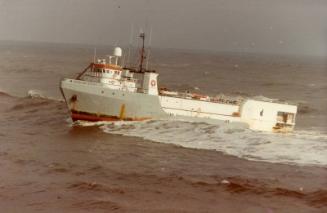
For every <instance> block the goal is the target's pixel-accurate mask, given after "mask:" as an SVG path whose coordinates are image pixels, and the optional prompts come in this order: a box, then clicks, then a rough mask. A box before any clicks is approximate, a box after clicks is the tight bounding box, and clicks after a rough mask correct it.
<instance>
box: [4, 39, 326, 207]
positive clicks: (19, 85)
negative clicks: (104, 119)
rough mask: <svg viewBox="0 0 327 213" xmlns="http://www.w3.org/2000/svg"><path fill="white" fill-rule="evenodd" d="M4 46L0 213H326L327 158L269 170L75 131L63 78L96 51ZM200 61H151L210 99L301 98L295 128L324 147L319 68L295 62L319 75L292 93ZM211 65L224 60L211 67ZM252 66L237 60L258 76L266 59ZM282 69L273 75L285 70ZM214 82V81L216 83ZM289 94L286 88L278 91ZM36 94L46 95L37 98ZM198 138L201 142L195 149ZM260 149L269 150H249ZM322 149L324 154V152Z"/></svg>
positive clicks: (170, 81) (217, 154)
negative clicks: (62, 96) (61, 88)
mask: <svg viewBox="0 0 327 213" xmlns="http://www.w3.org/2000/svg"><path fill="white" fill-rule="evenodd" d="M1 47H2V49H1V51H0V52H1V56H2V57H1V60H0V61H1V65H0V73H1V80H0V83H1V89H2V91H3V93H1V94H0V119H1V126H0V166H1V167H0V174H1V175H0V207H1V212H267V213H272V212H327V167H326V164H324V162H325V161H324V159H323V158H321V157H320V158H319V159H318V158H317V162H318V161H319V162H320V163H317V164H316V165H315V164H313V163H308V164H306V163H305V162H314V161H313V160H312V161H305V160H306V159H304V160H303V161H301V163H299V164H297V161H296V159H294V160H293V161H292V162H293V163H292V164H288V163H283V164H282V163H270V162H269V159H266V160H265V161H266V162H262V161H260V162H259V161H249V160H246V159H244V158H245V156H239V157H235V156H231V155H227V154H226V153H224V152H221V151H215V150H205V149H191V148H184V147H181V146H180V144H179V143H178V141H179V140H181V139H179V137H184V135H176V137H175V139H174V138H173V139H171V140H173V141H172V143H173V144H166V143H154V142H151V141H148V140H145V139H142V138H140V137H130V136H122V135H121V134H108V131H103V126H89V127H87V126H81V125H77V124H72V123H71V121H70V120H69V118H68V114H67V110H66V108H65V104H64V102H62V101H59V100H56V98H59V96H58V91H57V90H58V81H59V79H60V77H62V76H64V75H72V74H73V73H74V72H75V71H76V72H77V71H79V70H78V69H77V68H79V67H80V68H82V67H83V65H84V64H83V63H84V62H85V64H86V63H87V59H88V56H89V53H90V54H91V52H92V50H91V49H90V50H89V49H88V48H86V47H85V48H79V47H74V46H73V47H62V46H59V47H54V46H51V45H50V47H49V46H45V47H42V46H40V45H36V44H34V45H27V46H26V44H25V45H22V44H20V46H18V47H17V46H10V45H8V44H7V45H4V44H2V46H1ZM174 54H177V53H174ZM196 56H197V54H193V55H192V54H191V55H187V56H185V54H182V53H180V58H181V61H179V63H177V62H176V61H174V62H172V61H171V60H170V59H167V57H168V56H167V54H163V55H161V56H160V57H159V58H157V59H155V61H164V62H165V63H166V62H167V64H164V62H162V64H160V65H154V66H157V67H159V68H160V67H161V68H162V69H163V72H165V74H162V81H163V84H166V85H168V86H170V87H175V88H177V87H180V88H182V89H183V88H184V89H185V88H186V87H189V85H195V86H197V87H199V88H200V89H201V90H202V91H204V92H208V93H214V92H215V88H221V90H222V92H226V91H230V92H231V93H233V92H234V93H237V92H240V91H242V92H244V93H247V94H248V95H257V94H256V93H255V92H254V91H252V90H255V89H256V88H257V89H258V88H262V91H263V92H262V93H263V94H264V95H266V96H273V97H277V98H283V97H284V98H288V99H292V100H294V101H298V100H301V101H303V102H305V107H304V108H302V110H303V113H300V115H299V117H298V123H299V126H298V129H299V130H308V129H309V130H312V129H314V130H315V131H317V130H320V131H321V132H322V133H321V134H322V136H321V138H320V139H319V140H317V144H316V146H318V145H319V146H318V148H317V149H320V151H321V149H323V148H324V147H326V146H325V145H326V141H325V138H324V135H323V134H324V133H323V132H324V130H325V129H326V125H325V124H326V120H324V119H326V114H321V116H320V117H322V118H317V119H318V120H315V119H314V117H315V116H316V117H319V115H320V114H319V113H320V112H321V111H320V110H321V108H322V107H323V106H326V105H324V104H326V102H325V100H326V98H325V97H326V95H325V94H326V93H324V92H323V91H324V90H325V89H326V88H327V87H326V84H325V83H324V82H325V81H324V80H325V78H326V76H325V75H324V71H323V65H319V64H318V65H317V64H314V65H312V64H310V65H308V66H300V65H297V66H298V67H300V68H299V69H300V70H302V71H303V70H306V69H308V67H309V68H311V70H317V71H316V72H315V73H316V74H315V75H317V76H318V77H316V78H314V77H312V79H310V78H309V79H308V77H307V75H308V74H306V73H305V74H303V75H300V76H299V77H298V79H297V81H296V82H294V83H290V84H291V86H289V87H288V86H285V84H287V82H292V81H290V80H287V79H284V78H283V81H284V83H285V84H283V85H282V86H280V85H279V86H278V85H277V86H273V85H270V86H269V85H268V86H267V85H266V86H262V84H263V83H262V81H259V80H257V79H254V80H253V78H250V77H249V79H247V80H245V81H248V83H249V82H250V81H251V82H252V83H251V84H253V85H254V86H253V87H254V88H253V87H252V86H250V85H248V84H247V83H242V82H243V81H242V79H246V78H245V77H244V78H243V77H237V75H236V74H235V73H234V74H233V70H234V69H235V67H234V64H235V60H236V59H235V57H233V56H224V57H223V56H219V55H217V56H212V55H210V57H211V58H210V57H209V56H208V57H202V56H197V57H199V58H194V60H191V59H192V57H196ZM190 57H191V58H190ZM90 58H91V57H90ZM208 58H209V59H208ZM214 59H216V60H217V61H218V62H219V63H217V64H214V65H206V64H209V62H210V63H213V61H214ZM183 60H184V61H185V63H184V61H183ZM199 60H200V64H202V65H203V66H204V67H205V66H208V67H207V68H208V69H205V70H203V71H202V72H199V73H197V71H198V68H197V67H196V68H195V69H194V70H193V71H192V72H191V74H190V75H187V76H188V77H187V79H186V80H185V79H184V80H183V79H176V78H177V77H176V78H175V77H172V78H169V76H170V75H172V72H173V70H176V69H178V70H181V71H180V72H181V73H182V74H185V72H186V71H187V68H184V66H186V67H187V66H191V67H192V66H193V65H194V66H197V65H196V64H198V63H199ZM206 60H208V61H206ZM251 60H252V59H251ZM251 60H250V59H247V60H245V62H244V61H243V63H244V65H243V64H242V63H241V62H239V65H238V67H239V68H238V69H242V67H243V66H245V65H246V66H249V67H248V68H244V70H243V71H244V72H245V71H246V70H251V69H250V67H251V66H250V65H252V68H253V69H252V70H259V68H258V67H260V66H261V68H262V67H264V66H263V65H260V63H263V62H262V60H259V62H260V63H259V62H258V63H259V65H258V64H257V63H256V60H255V59H253V62H251ZM276 60H277V59H276ZM230 61H232V62H231V63H229V62H230ZM236 61H237V60H236ZM239 61H241V60H239ZM268 61H269V60H268ZM186 62H188V64H190V65H187V64H186ZM223 62H224V63H223ZM264 63H265V64H267V63H268V62H264ZM271 63H272V62H271ZM283 63H286V62H283ZM283 63H282V65H280V64H277V65H269V66H268V68H269V69H272V67H274V66H275V67H276V68H281V67H283V66H284V65H283ZM219 64H224V65H219ZM219 66H222V67H221V69H222V70H225V71H222V73H223V74H217V73H216V74H213V75H212V76H211V77H208V78H207V77H203V78H202V77H199V76H201V75H208V74H209V73H208V74H204V72H213V70H214V69H216V68H217V69H218V67H219ZM210 67H211V69H210ZM256 67H257V68H256ZM291 67H292V66H291ZM205 68H206V67H205ZM281 69H283V68H281ZM284 69H286V70H287V69H288V70H293V68H289V67H288V68H284ZM294 70H295V68H294ZM284 71H285V70H284ZM237 72H239V71H237ZM249 72H250V71H249ZM253 72H255V71H253ZM276 72H279V71H276ZM290 72H292V71H290ZM239 73H240V72H239ZM250 73H251V72H250ZM317 73H318V74H317ZM319 73H320V74H319ZM229 74H230V75H231V76H233V78H229V77H228V76H230V75H229ZM252 75H254V76H255V75H257V76H261V75H263V74H260V73H259V74H258V73H257V74H252ZM292 75H293V74H292ZM222 76H223V77H222ZM319 76H320V77H319ZM194 78H197V79H198V80H194ZM212 78H215V79H217V82H215V83H210V81H211V79H212ZM272 78H273V77H272ZM300 78H303V79H305V78H306V81H305V82H306V83H307V82H311V80H312V81H313V82H314V83H315V86H308V88H307V87H305V86H303V84H302V81H300V80H299V79H300ZM219 79H220V80H219ZM231 79H234V80H235V79H236V80H237V81H238V82H239V85H238V87H233V86H230V87H229V88H228V84H229V83H230V81H231ZM251 79H252V80H251ZM288 79H289V78H288ZM177 81H181V82H182V83H180V84H178V83H177ZM257 81H258V82H257ZM206 82H207V83H206ZM253 82H257V83H256V84H255V83H253ZM271 82H275V81H273V80H271ZM207 84H208V85H209V86H206V85H207ZM310 84H311V83H310ZM260 85H261V86H260ZM285 87H286V88H287V91H285V92H283V93H278V91H281V90H284V89H285ZM294 87H295V88H294ZM297 87H303V89H302V90H301V92H298V93H296V95H295V96H296V97H295V96H292V95H290V94H292V92H294V91H297ZM311 87H313V88H311ZM310 88H311V89H312V90H310ZM31 89H38V90H40V92H35V91H34V95H33V96H34V97H24V96H26V93H27V91H29V90H31ZM310 91H311V94H312V95H311V96H309V94H310ZM35 93H36V94H37V95H44V96H45V97H43V98H42V97H35V96H36V95H35ZM41 93H42V94H41ZM274 94H275V96H274ZM278 94H280V96H278ZM281 96H283V97H281ZM46 97H47V98H46ZM49 97H53V98H54V99H51V98H49ZM311 103H312V104H311ZM149 125H150V124H149ZM105 126H106V125H105ZM120 131H121V130H120ZM194 131H196V130H194ZM109 133H110V132H109ZM158 134H160V133H158ZM233 134H235V133H233V132H232V133H231V135H233ZM241 134H243V133H241ZM253 134H256V133H253ZM178 136H179V137H178ZM221 137H223V136H221ZM241 137H245V136H244V135H241ZM256 137H259V136H256ZM200 139H201V136H198V138H195V139H194V140H193V142H194V141H195V142H196V141H197V140H199V141H200ZM216 139H217V138H214V139H212V140H216ZM227 139H229V138H227ZM227 142H228V141H226V143H227ZM201 143H203V144H205V142H203V141H201ZM230 143H232V141H230ZM240 143H242V141H240ZM321 144H323V145H321ZM260 146H263V144H256V145H253V147H254V148H257V147H260ZM253 147H251V148H253ZM290 147H291V146H290ZM314 147H315V146H312V147H310V149H313V150H314ZM205 148H206V149H207V147H205ZM277 148H278V147H277ZM291 151H292V150H291ZM295 151H297V152H299V151H298V150H295ZM306 151H307V152H310V150H309V149H307V150H305V149H303V150H302V152H303V154H304V153H305V152H306ZM314 151H315V150H314ZM321 152H322V154H323V153H326V149H323V150H322V151H321ZM313 153H314V152H313ZM317 153H318V150H317ZM300 154H301V152H299V155H300ZM320 155H321V153H320ZM321 156H323V155H321ZM326 156H327V155H326ZM261 157H262V158H264V156H261ZM310 157H311V158H314V156H313V157H312V156H310ZM303 162H304V163H303Z"/></svg>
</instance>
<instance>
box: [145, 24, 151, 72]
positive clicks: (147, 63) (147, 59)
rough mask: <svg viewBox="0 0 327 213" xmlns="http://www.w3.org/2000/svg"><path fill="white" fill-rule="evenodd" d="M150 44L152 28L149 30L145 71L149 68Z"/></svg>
mask: <svg viewBox="0 0 327 213" xmlns="http://www.w3.org/2000/svg"><path fill="white" fill-rule="evenodd" d="M151 42H152V27H151V28H150V37H149V45H148V46H149V47H148V55H147V57H146V65H145V69H148V67H149V59H150V53H151Z"/></svg>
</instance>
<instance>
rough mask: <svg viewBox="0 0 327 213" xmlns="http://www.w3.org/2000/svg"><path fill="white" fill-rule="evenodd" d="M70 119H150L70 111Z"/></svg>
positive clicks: (147, 118)
mask: <svg viewBox="0 0 327 213" xmlns="http://www.w3.org/2000/svg"><path fill="white" fill-rule="evenodd" d="M71 118H72V120H73V121H78V120H82V121H92V122H97V121H145V120H150V119H151V118H150V117H141V118H129V117H126V118H120V117H118V116H109V115H97V114H93V113H87V112H80V111H75V110H72V111H71Z"/></svg>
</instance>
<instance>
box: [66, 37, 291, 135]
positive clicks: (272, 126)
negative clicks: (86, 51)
mask: <svg viewBox="0 0 327 213" xmlns="http://www.w3.org/2000/svg"><path fill="white" fill-rule="evenodd" d="M140 37H141V38H142V41H143V45H142V49H141V59H140V64H139V66H138V68H136V69H132V68H126V67H123V66H121V57H122V49H121V48H119V47H117V48H115V49H114V54H113V56H109V57H108V59H98V60H97V61H96V62H93V63H91V64H90V65H89V66H88V67H87V68H86V69H85V70H84V71H83V72H82V73H80V74H79V75H78V76H77V77H76V78H75V79H68V78H67V79H64V80H62V82H61V86H60V88H61V91H62V94H63V96H64V98H65V101H66V103H67V106H68V109H69V112H70V114H71V117H72V119H73V121H76V120H87V121H120V120H128V121H142V120H149V119H184V120H190V121H205V122H210V123H212V122H218V123H219V122H230V123H239V124H243V125H247V126H248V127H249V128H250V129H253V130H260V131H292V130H293V129H294V126H295V117H296V113H297V106H296V105H292V104H287V103H282V102H276V101H267V100H257V99H237V98H232V97H209V96H207V95H201V94H195V93H190V92H177V91H170V90H168V89H166V88H161V89H159V88H158V73H156V72H155V71H150V70H146V69H144V67H143V62H144V59H145V53H144V52H145V50H144V39H145V35H144V34H141V36H140Z"/></svg>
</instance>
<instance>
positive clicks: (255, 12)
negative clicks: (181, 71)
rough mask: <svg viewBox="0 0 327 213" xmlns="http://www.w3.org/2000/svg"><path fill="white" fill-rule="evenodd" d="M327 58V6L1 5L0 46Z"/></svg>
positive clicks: (263, 2)
mask: <svg viewBox="0 0 327 213" xmlns="http://www.w3.org/2000/svg"><path fill="white" fill-rule="evenodd" d="M131 25H133V26H134V29H135V33H136V32H138V31H139V29H140V28H143V29H144V28H148V29H149V28H150V26H152V29H153V40H152V45H153V46H156V47H169V48H187V49H210V50H216V51H236V52H263V53H282V54H301V55H302V54H304V55H319V56H326V55H327V1H326V0H314V1H313V0H0V40H28V41H31V40H32V41H49V42H73V43H88V44H115V43H118V44H119V45H125V44H127V43H128V42H129V38H130V31H131Z"/></svg>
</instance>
